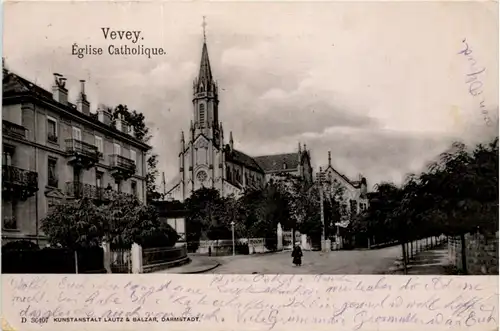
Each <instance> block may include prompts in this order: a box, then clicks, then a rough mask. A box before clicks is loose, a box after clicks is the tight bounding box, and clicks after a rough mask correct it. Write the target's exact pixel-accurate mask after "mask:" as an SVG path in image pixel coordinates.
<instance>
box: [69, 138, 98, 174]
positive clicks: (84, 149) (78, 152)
mask: <svg viewBox="0 0 500 331" xmlns="http://www.w3.org/2000/svg"><path fill="white" fill-rule="evenodd" d="M66 153H67V156H68V158H69V161H68V163H69V164H71V165H73V166H74V167H78V168H83V169H90V168H92V167H93V166H94V165H95V164H96V163H97V162H99V153H98V151H97V147H96V146H94V145H91V144H88V143H86V142H83V141H81V140H77V139H66Z"/></svg>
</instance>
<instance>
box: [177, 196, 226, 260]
mask: <svg viewBox="0 0 500 331" xmlns="http://www.w3.org/2000/svg"><path fill="white" fill-rule="evenodd" d="M184 204H185V208H186V210H187V211H188V215H187V217H186V240H187V242H188V245H193V246H192V247H190V249H194V250H196V248H197V247H198V244H197V243H198V242H199V240H200V238H201V236H202V233H206V231H207V230H208V229H209V228H210V226H211V225H213V224H216V222H215V219H216V216H217V213H218V211H219V209H220V204H221V197H220V195H219V191H217V190H216V189H213V188H201V189H199V190H196V191H194V192H193V194H191V196H190V197H189V198H187V199H186V200H185V202H184Z"/></svg>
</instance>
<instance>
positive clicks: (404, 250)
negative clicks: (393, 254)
mask: <svg viewBox="0 0 500 331" xmlns="http://www.w3.org/2000/svg"><path fill="white" fill-rule="evenodd" d="M401 248H402V249H403V270H404V273H405V275H408V268H407V265H406V243H404V242H403V243H402V244H401Z"/></svg>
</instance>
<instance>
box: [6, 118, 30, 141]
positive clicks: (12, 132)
mask: <svg viewBox="0 0 500 331" xmlns="http://www.w3.org/2000/svg"><path fill="white" fill-rule="evenodd" d="M2 132H3V134H5V135H7V136H10V137H14V138H22V139H25V138H26V128H25V127H24V126H22V125H19V124H16V123H12V122H9V121H6V120H3V121H2Z"/></svg>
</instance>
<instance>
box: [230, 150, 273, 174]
mask: <svg viewBox="0 0 500 331" xmlns="http://www.w3.org/2000/svg"><path fill="white" fill-rule="evenodd" d="M225 153H226V161H228V162H233V163H237V164H240V165H243V166H245V167H247V168H249V169H253V170H255V171H258V172H264V171H263V170H262V168H261V167H260V166H259V164H258V163H257V162H255V160H254V158H253V157H251V156H248V155H247V154H245V153H243V152H240V151H238V150H236V149H233V150H231V149H230V148H229V145H226V150H225Z"/></svg>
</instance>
